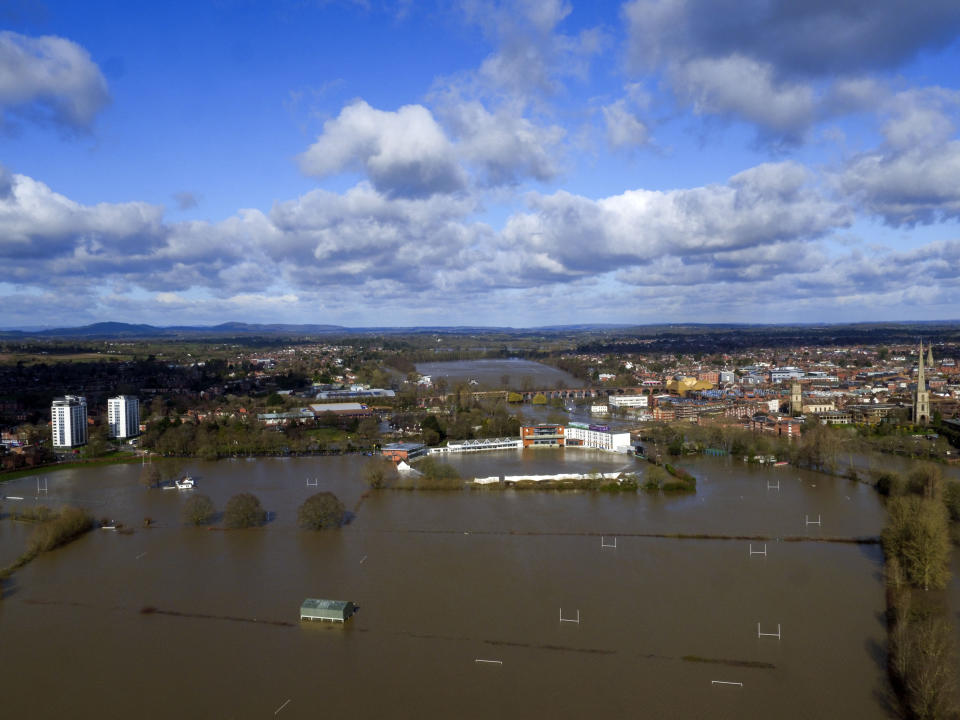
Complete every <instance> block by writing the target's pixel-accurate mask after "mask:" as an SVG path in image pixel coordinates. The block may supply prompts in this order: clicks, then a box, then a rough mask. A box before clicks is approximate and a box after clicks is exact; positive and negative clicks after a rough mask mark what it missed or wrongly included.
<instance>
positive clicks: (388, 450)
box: [380, 442, 427, 462]
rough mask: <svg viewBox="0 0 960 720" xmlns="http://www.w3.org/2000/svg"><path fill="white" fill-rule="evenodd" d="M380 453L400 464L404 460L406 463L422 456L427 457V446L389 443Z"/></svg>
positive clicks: (410, 443) (409, 443)
mask: <svg viewBox="0 0 960 720" xmlns="http://www.w3.org/2000/svg"><path fill="white" fill-rule="evenodd" d="M380 452H381V454H382V455H383V456H384V457H385V458H387V459H388V460H393V461H394V462H400V461H401V460H402V461H404V462H406V461H408V460H413V459H414V458H418V457H420V456H421V455H426V454H427V446H426V445H424V444H423V443H413V442H398V443H388V444H387V445H384V446H383V449H382V450H381V451H380Z"/></svg>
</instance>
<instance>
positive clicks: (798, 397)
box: [790, 380, 803, 417]
mask: <svg viewBox="0 0 960 720" xmlns="http://www.w3.org/2000/svg"><path fill="white" fill-rule="evenodd" d="M790 414H791V415H793V416H794V417H797V416H798V415H803V392H802V391H801V389H800V381H799V380H794V381H793V382H792V383H790Z"/></svg>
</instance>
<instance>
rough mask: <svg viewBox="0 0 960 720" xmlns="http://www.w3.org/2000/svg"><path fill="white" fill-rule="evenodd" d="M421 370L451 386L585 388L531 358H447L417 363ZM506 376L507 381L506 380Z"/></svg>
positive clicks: (560, 371) (579, 382) (418, 370)
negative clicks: (473, 383) (472, 384)
mask: <svg viewBox="0 0 960 720" xmlns="http://www.w3.org/2000/svg"><path fill="white" fill-rule="evenodd" d="M416 367H417V372H418V373H420V374H421V375H429V376H430V377H432V378H433V379H434V380H436V379H437V378H444V379H445V380H447V383H448V385H449V389H451V390H452V389H453V386H454V385H455V384H456V383H459V382H469V381H470V380H476V381H477V383H479V385H478V387H480V388H493V389H502V388H505V387H509V388H513V389H515V390H520V389H530V390H545V389H552V388H557V387H569V388H578V387H583V385H584V383H583V381H582V380H577V378H575V377H574V376H573V375H571V374H570V373H567V372H564V371H563V370H558V369H557V368H554V367H550V366H549V365H543V364H542V363H538V362H533V361H531V360H521V359H519V358H506V359H502V360H499V359H498V360H445V361H442V362H426V363H417V366H416ZM504 378H506V380H507V382H506V383H504V382H503V380H504Z"/></svg>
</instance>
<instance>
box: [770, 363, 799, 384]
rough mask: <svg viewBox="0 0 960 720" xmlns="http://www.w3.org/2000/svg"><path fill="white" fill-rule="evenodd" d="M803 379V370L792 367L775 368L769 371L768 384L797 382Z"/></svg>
mask: <svg viewBox="0 0 960 720" xmlns="http://www.w3.org/2000/svg"><path fill="white" fill-rule="evenodd" d="M802 377H803V370H801V369H800V368H798V367H793V366H792V365H789V366H786V367H775V368H773V369H772V370H771V371H770V382H772V383H781V382H783V381H784V380H799V379H800V378H802Z"/></svg>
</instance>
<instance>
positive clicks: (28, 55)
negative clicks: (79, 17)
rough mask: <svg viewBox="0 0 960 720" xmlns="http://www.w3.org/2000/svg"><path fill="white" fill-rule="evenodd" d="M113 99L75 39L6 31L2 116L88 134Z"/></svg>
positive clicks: (0, 67) (0, 37) (1, 46)
mask: <svg viewBox="0 0 960 720" xmlns="http://www.w3.org/2000/svg"><path fill="white" fill-rule="evenodd" d="M109 99H110V96H109V92H108V90H107V81H106V80H105V79H104V77H103V75H102V74H101V72H100V69H99V68H98V67H97V65H96V64H95V63H94V62H93V61H92V60H91V59H90V54H89V53H88V52H87V51H86V50H84V49H83V48H82V47H80V46H79V45H77V44H76V43H74V42H71V41H70V40H66V39H64V38H61V37H55V36H51V35H44V36H41V37H28V36H26V35H20V34H18V33H15V32H10V31H2V32H0V113H2V114H3V115H6V116H9V115H10V114H11V113H19V114H27V115H31V116H34V117H38V118H40V119H42V120H46V121H49V122H53V123H56V124H58V125H61V126H63V127H68V128H72V129H80V130H86V129H89V127H90V125H91V124H92V123H93V119H94V117H95V116H96V114H97V113H98V112H99V111H100V110H101V109H102V108H103V107H104V105H106V104H107V102H108V101H109Z"/></svg>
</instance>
